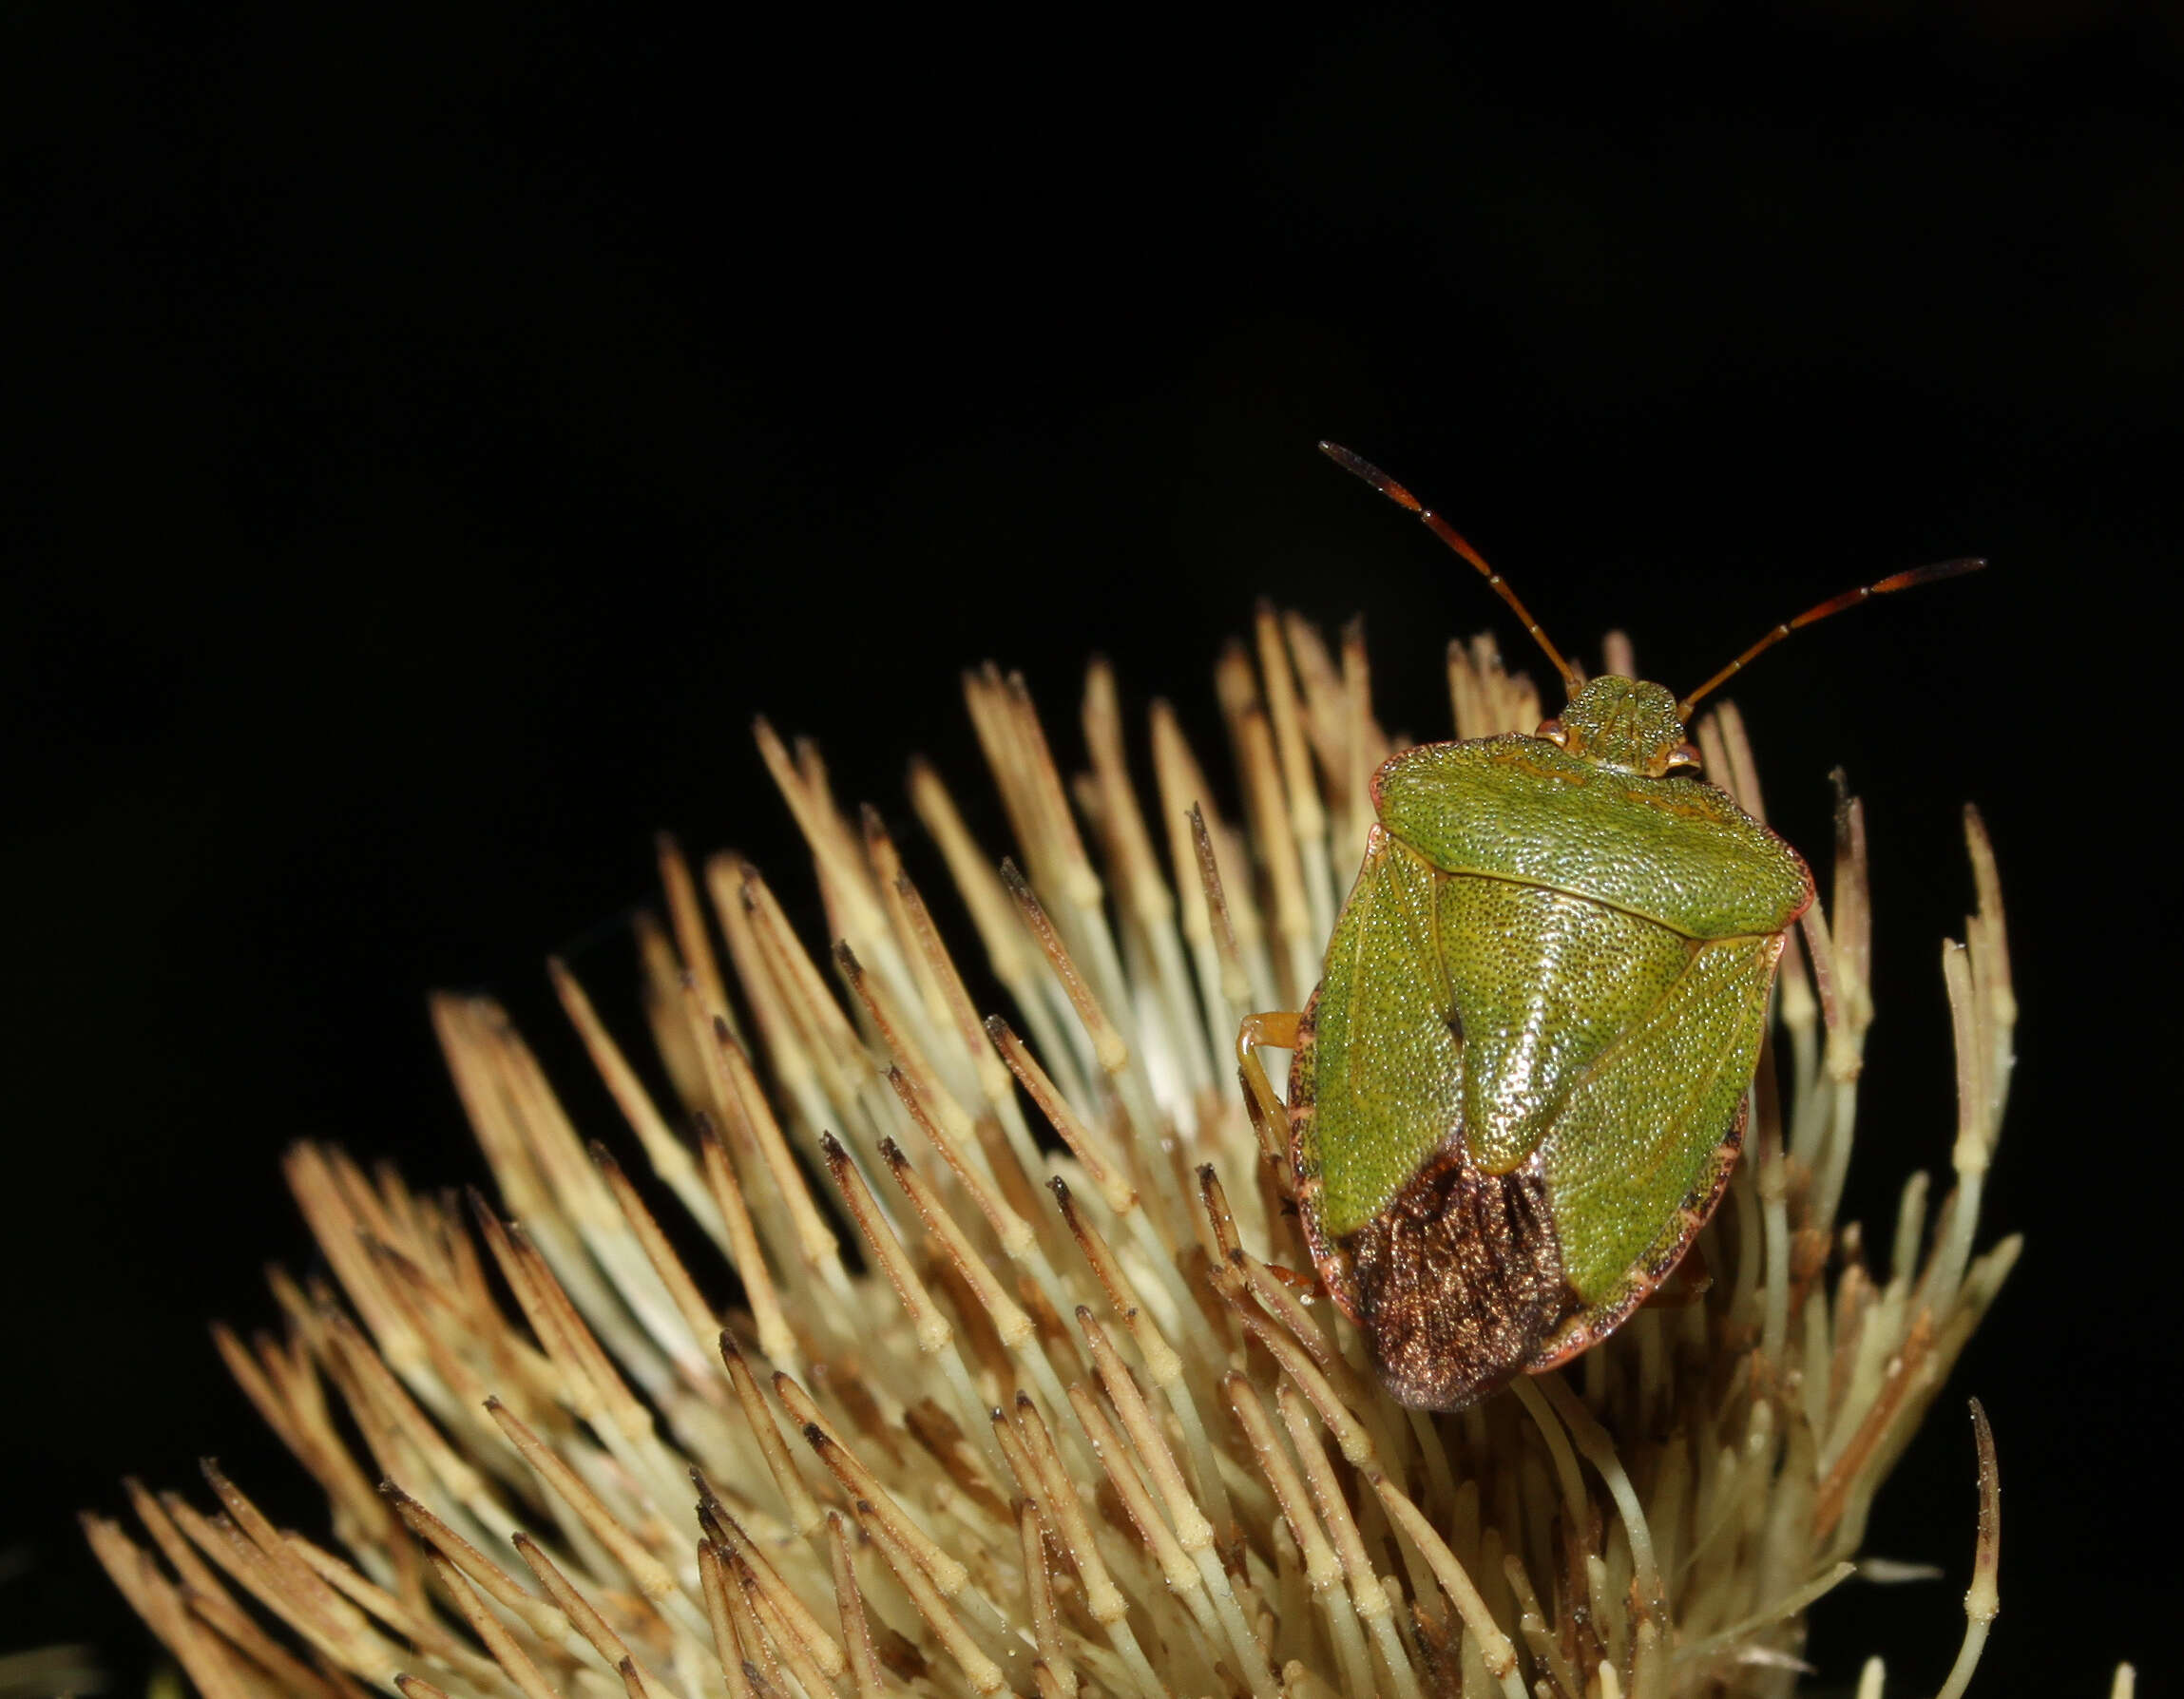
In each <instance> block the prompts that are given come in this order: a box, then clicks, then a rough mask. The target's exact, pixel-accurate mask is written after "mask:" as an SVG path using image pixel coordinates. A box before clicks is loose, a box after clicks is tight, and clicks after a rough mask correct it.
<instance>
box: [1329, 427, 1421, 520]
mask: <svg viewBox="0 0 2184 1699" xmlns="http://www.w3.org/2000/svg"><path fill="white" fill-rule="evenodd" d="M1319 451H1320V452H1321V453H1322V454H1324V455H1326V456H1327V457H1328V459H1330V460H1331V461H1333V462H1334V464H1335V465H1336V466H1338V467H1340V468H1342V469H1343V470H1344V471H1346V472H1349V473H1350V474H1351V476H1353V477H1358V478H1363V479H1364V480H1365V481H1366V482H1367V483H1368V484H1370V485H1371V486H1372V487H1373V488H1375V489H1377V490H1378V491H1380V493H1381V494H1382V495H1384V496H1386V497H1387V498H1388V499H1389V501H1391V502H1393V503H1395V504H1396V506H1401V507H1408V508H1409V509H1410V511H1411V512H1413V513H1423V512H1425V511H1426V504H1425V503H1424V502H1422V501H1420V500H1419V499H1418V498H1417V497H1416V496H1414V495H1412V494H1411V493H1410V492H1409V491H1408V489H1406V488H1404V487H1403V486H1402V485H1400V484H1398V483H1396V481H1395V480H1394V479H1393V478H1390V477H1389V475H1388V474H1387V473H1386V472H1384V471H1382V470H1381V469H1380V468H1378V467H1376V466H1374V465H1373V464H1372V462H1371V461H1370V460H1368V459H1366V458H1365V456H1364V455H1362V454H1352V453H1351V451H1350V450H1349V449H1346V448H1344V447H1343V446H1342V445H1341V444H1340V443H1331V442H1327V441H1324V440H1323V441H1322V442H1321V443H1320V445H1319Z"/></svg>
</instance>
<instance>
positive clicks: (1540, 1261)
mask: <svg viewBox="0 0 2184 1699" xmlns="http://www.w3.org/2000/svg"><path fill="white" fill-rule="evenodd" d="M1608 682H1609V681H1607V680H1599V681H1596V683H1599V684H1606V683H1608ZM1613 682H1614V683H1616V684H1618V685H1620V686H1622V687H1623V688H1624V689H1625V690H1626V691H1630V692H1658V694H1659V695H1660V696H1661V697H1663V698H1664V700H1665V699H1667V693H1666V692H1659V691H1658V687H1657V686H1646V685H1638V686H1633V685H1631V684H1630V682H1629V681H1626V680H1615V681H1613ZM1372 794H1373V805H1374V808H1375V810H1376V811H1377V812H1378V815H1379V824H1377V825H1376V826H1374V827H1373V828H1372V830H1371V833H1370V841H1369V842H1368V844H1367V847H1366V853H1365V865H1364V867H1363V868H1362V869H1360V871H1359V873H1358V876H1357V883H1356V885H1355V886H1354V887H1353V888H1352V889H1351V894H1350V897H1349V899H1348V901H1347V902H1346V903H1345V904H1344V906H1343V909H1342V913H1341V916H1340V917H1339V919H1338V920H1337V921H1336V923H1335V928H1334V934H1333V937H1332V940H1331V944H1330V946H1329V949H1328V956H1327V965H1326V969H1325V973H1324V976H1323V978H1322V980H1321V983H1320V986H1319V989H1318V990H1317V991H1316V992H1315V993H1314V994H1313V996H1312V1002H1311V1003H1310V1005H1309V1006H1308V1007H1307V1009H1306V1011H1305V1014H1304V1017H1303V1020H1302V1021H1301V1022H1300V1023H1299V1028H1298V1038H1297V1048H1296V1053H1295V1058H1294V1061H1293V1066H1292V1070H1291V1075H1290V1092H1289V1102H1290V1117H1291V1156H1292V1159H1293V1163H1294V1166H1295V1171H1296V1174H1297V1181H1298V1208H1299V1212H1300V1213H1301V1215H1302V1217H1303V1221H1304V1225H1305V1230H1306V1233H1307V1236H1308V1239H1309V1241H1310V1244H1311V1247H1312V1255H1313V1258H1314V1260H1315V1262H1316V1263H1317V1264H1318V1268H1319V1272H1320V1277H1321V1279H1322V1281H1323V1282H1324V1283H1325V1285H1326V1286H1327V1288H1328V1289H1329V1290H1330V1291H1331V1293H1332V1294H1333V1296H1334V1298H1335V1301H1336V1302H1337V1303H1338V1304H1340V1305H1341V1306H1342V1308H1343V1309H1344V1310H1345V1311H1346V1312H1347V1313H1349V1314H1350V1315H1351V1317H1352V1318H1353V1319H1354V1320H1356V1321H1357V1322H1358V1323H1359V1324H1360V1326H1361V1327H1363V1328H1364V1329H1365V1331H1366V1333H1367V1335H1368V1337H1369V1339H1370V1342H1371V1345H1372V1348H1373V1350H1374V1353H1375V1355H1376V1356H1377V1358H1378V1359H1379V1365H1380V1369H1381V1373H1382V1376H1383V1379H1384V1380H1385V1382H1386V1383H1387V1384H1388V1385H1389V1389H1390V1390H1391V1391H1392V1392H1393V1393H1394V1394H1395V1396H1396V1397H1398V1398H1399V1399H1401V1400H1402V1401H1403V1402H1404V1403H1408V1404H1411V1405H1414V1406H1420V1407H1424V1408H1428V1409H1456V1408H1461V1407H1462V1406H1464V1405H1466V1404H1468V1403H1473V1402H1475V1401H1476V1400H1478V1399H1479V1398H1482V1397H1484V1396H1485V1394H1486V1393H1488V1392H1491V1391H1493V1390H1494V1389H1495V1388H1497V1387H1499V1386H1501V1385H1503V1384H1505V1383H1506V1382H1507V1381H1508V1380H1509V1379H1510V1378H1512V1377H1513V1376H1515V1375H1517V1374H1519V1373H1528V1372H1534V1371H1537V1370H1540V1369H1543V1368H1548V1367H1552V1366H1553V1365H1556V1364H1558V1363H1561V1362H1562V1361H1564V1360H1566V1359H1567V1358H1569V1357H1571V1356H1573V1355H1574V1354H1576V1353H1577V1352H1579V1351H1581V1350H1583V1349H1584V1348H1585V1347H1586V1346H1589V1345H1592V1344H1594V1343H1595V1342H1597V1341H1598V1340H1600V1339H1601V1338H1603V1337H1605V1335H1606V1334H1607V1333H1608V1332H1609V1331H1610V1330H1612V1329H1613V1328H1614V1327H1616V1326H1617V1324H1618V1323H1619V1322H1620V1321H1621V1320H1622V1319H1623V1318H1624V1317H1625V1316H1626V1315H1628V1314H1629V1313H1630V1311H1631V1310H1632V1309H1633V1308H1636V1307H1637V1306H1638V1303H1639V1302H1640V1301H1641V1300H1642V1299H1643V1298H1644V1297H1645V1295H1646V1294H1647V1293H1648V1292H1649V1291H1651V1290H1652V1289H1653V1288H1654V1287H1655V1286H1656V1285H1657V1284H1658V1283H1659V1282H1660V1280H1661V1279H1662V1277H1663V1276H1665V1275H1666V1274H1667V1273H1668V1272H1669V1270H1670V1269H1673V1268H1674V1267H1675V1266H1676V1261H1677V1259H1678V1258H1680V1257H1681V1256H1682V1255H1683V1253H1684V1251H1685V1250H1687V1249H1689V1247H1690V1245H1691V1242H1692V1240H1693V1238H1694V1237H1695V1235H1696V1234H1697V1232H1698V1230H1699V1229H1700V1227H1702V1226H1703V1225H1704V1224H1705V1222H1706V1218H1707V1216H1708V1215H1709V1214H1710V1213H1711V1212H1712V1211H1713V1209H1714V1207H1715V1203H1716V1202H1717V1201H1718V1200H1719V1198H1720V1195H1721V1193H1722V1190H1723V1188H1724V1186H1725V1185H1726V1183H1727V1181H1728V1178H1729V1174H1730V1171H1731V1169H1732V1167H1733V1166H1734V1162H1735V1160H1736V1153H1737V1149H1738V1145H1739V1143H1740V1141H1741V1139H1742V1136H1743V1132H1744V1117H1745V1102H1746V1096H1747V1093H1748V1091H1749V1089H1750V1087H1751V1084H1752V1078H1753V1071H1754V1068H1755V1066H1756V1063H1757V1059H1758V1055H1759V1047H1760V1040H1761V1037H1762V1034H1763V1031H1764V1027H1765V1023H1766V1016H1767V1003H1768V993H1769V990H1770V988H1771V987H1772V983H1773V979H1774V969H1775V964H1776V962H1777V961H1778V960H1779V958H1780V956H1781V952H1782V946H1783V935H1784V933H1785V931H1786V929H1787V928H1788V927H1789V926H1791V924H1792V923H1793V922H1794V921H1795V920H1796V918H1797V916H1798V915H1799V914H1801V913H1802V912H1803V911H1804V910H1805V908H1806V907H1807V905H1808V904H1810V901H1811V899H1812V881H1811V875H1810V872H1809V871H1808V870H1807V869H1806V866H1805V863H1804V861H1803V860H1802V859H1801V858H1800V857H1799V856H1798V854H1797V853H1796V851H1795V850H1793V849H1791V848H1790V847H1789V845H1787V844H1785V843H1784V842H1783V841H1782V840H1781V839H1780V838H1778V837H1776V836H1775V835H1774V834H1773V833H1772V832H1771V831H1769V830H1767V828H1766V827H1764V826H1762V825H1760V824H1759V823H1758V822H1757V821H1754V820H1753V819H1752V818H1751V817H1750V816H1748V815H1747V814H1745V813H1744V812H1743V811H1741V810H1739V809H1738V808H1737V807H1736V805H1735V804H1734V802H1733V801H1731V800H1730V798H1729V797H1728V796H1727V795H1726V794H1725V793H1724V792H1721V791H1719V790H1716V789H1715V787H1714V786H1712V785H1708V784H1704V783H1701V782H1699V781H1697V780H1694V779H1688V778H1671V777H1655V776H1648V775H1647V774H1646V773H1643V772H1638V771H1632V770H1631V769H1630V768H1628V767H1619V766H1616V765H1610V764H1604V763H1602V762H1601V761H1600V759H1598V758H1597V757H1587V756H1583V755H1580V754H1571V753H1569V752H1568V751H1567V750H1566V749H1564V748H1563V747H1560V746H1559V745H1558V744H1557V743H1556V742H1553V741H1550V740H1548V739H1547V738H1545V737H1521V736H1506V737H1490V738H1483V739H1479V740H1475V741H1471V742H1465V743H1440V744H1429V745H1426V746H1423V747H1421V748H1417V749H1412V750H1408V751H1405V752H1404V753H1403V754H1398V755H1396V756H1394V757H1393V758H1391V759H1390V760H1389V762H1388V763H1387V764H1386V765H1385V766H1383V767H1382V768H1381V770H1380V772H1379V773H1378V774H1377V775H1376V776H1375V778H1374V780H1373V791H1372Z"/></svg>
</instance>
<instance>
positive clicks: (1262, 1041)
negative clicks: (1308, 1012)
mask: <svg viewBox="0 0 2184 1699" xmlns="http://www.w3.org/2000/svg"><path fill="white" fill-rule="evenodd" d="M1302 1019H1303V1017H1302V1016H1300V1015H1299V1014H1297V1012H1296V1011H1295V1010H1294V1009H1281V1010H1275V1011H1273V1012H1270V1013H1267V1014H1263V1015H1246V1016H1245V1017H1244V1019H1243V1024H1242V1025H1241V1026H1239V1027H1237V1028H1236V1072H1237V1074H1238V1075H1239V1076H1240V1077H1241V1078H1242V1079H1243V1085H1244V1108H1245V1109H1246V1110H1248V1111H1249V1112H1250V1114H1251V1117H1252V1131H1253V1132H1255V1133H1256V1134H1257V1135H1258V1136H1259V1148H1260V1150H1262V1151H1263V1152H1265V1154H1266V1156H1267V1159H1268V1160H1269V1161H1270V1162H1272V1163H1274V1166H1275V1167H1276V1168H1278V1169H1279V1170H1281V1172H1282V1173H1284V1174H1287V1173H1288V1172H1289V1111H1288V1110H1286V1109H1284V1108H1283V1107H1282V1102H1281V1099H1280V1098H1277V1097H1275V1096H1274V1082H1273V1081H1272V1080H1270V1079H1268V1078H1267V1070H1266V1064H1265V1063H1264V1062H1262V1061H1260V1060H1259V1051H1260V1050H1261V1049H1262V1048H1271V1049H1274V1050H1294V1049H1295V1048H1296V1037H1297V1032H1296V1029H1297V1022H1298V1021H1301V1020H1302Z"/></svg>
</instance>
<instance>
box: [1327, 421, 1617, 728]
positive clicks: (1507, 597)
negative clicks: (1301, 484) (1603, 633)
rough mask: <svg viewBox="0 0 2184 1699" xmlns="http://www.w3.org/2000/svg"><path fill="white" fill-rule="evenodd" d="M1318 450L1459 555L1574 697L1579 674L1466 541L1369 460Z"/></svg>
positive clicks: (1330, 447) (1334, 447)
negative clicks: (1516, 621) (1542, 653)
mask: <svg viewBox="0 0 2184 1699" xmlns="http://www.w3.org/2000/svg"><path fill="white" fill-rule="evenodd" d="M1319 451H1320V452H1321V453H1322V454H1324V455H1326V456H1327V457H1328V459H1330V460H1331V461H1333V462H1334V464H1335V465H1336V466H1338V467H1340V468H1342V469H1343V470H1344V471H1346V472H1349V473H1351V474H1352V475H1353V476H1356V477H1359V478H1362V479H1364V480H1365V482H1366V483H1368V484H1370V485H1371V486H1372V487H1373V488H1375V489H1377V490H1378V491H1380V493H1381V494H1382V495H1384V496H1386V497H1387V498H1388V499H1389V501H1391V502H1393V503H1394V504H1395V505H1396V506H1398V507H1402V508H1405V509H1407V510H1408V511H1409V512H1412V513H1415V514H1416V515H1417V516H1418V517H1419V519H1420V520H1421V521H1423V522H1424V523H1425V525H1426V528H1427V530H1429V531H1431V532H1432V533H1433V534H1434V535H1435V536H1436V537H1438V538H1440V539H1441V541H1442V542H1443V543H1445V544H1447V545H1448V546H1449V547H1450V548H1452V549H1454V550H1455V551H1456V552H1457V553H1458V554H1459V555H1461V556H1463V558H1464V559H1465V560H1466V561H1468V562H1470V563H1471V564H1472V565H1473V566H1474V567H1476V568H1477V569H1478V572H1479V576H1480V577H1481V578H1483V579H1485V581H1486V582H1487V583H1488V584H1489V585H1490V586H1491V587H1492V589H1493V591H1494V594H1495V595H1497V596H1499V597H1500V598H1501V599H1502V600H1503V601H1504V602H1506V603H1507V604H1508V608H1509V611H1510V612H1511V613H1513V614H1515V615H1516V616H1517V618H1518V619H1520V620H1523V622H1524V629H1525V630H1526V631H1527V632H1529V633H1530V634H1531V637H1532V640H1533V641H1534V642H1535V643H1537V644H1539V645H1540V647H1541V648H1542V649H1543V650H1544V651H1545V652H1546V656H1547V659H1549V660H1551V661H1553V662H1554V663H1555V671H1556V672H1558V673H1560V674H1561V677H1562V687H1563V688H1564V689H1565V690H1567V691H1568V692H1569V693H1570V695H1572V696H1576V695H1577V694H1578V687H1579V686H1580V685H1581V683H1582V682H1583V681H1584V680H1583V677H1582V675H1581V674H1580V673H1579V672H1578V670H1577V668H1575V667H1573V666H1572V665H1570V663H1569V662H1568V661H1566V660H1564V659H1562V652H1561V650H1560V649H1558V648H1556V647H1555V645H1554V644H1553V643H1551V642H1549V641H1548V640H1547V634H1546V633H1545V632H1543V631H1542V630H1541V629H1540V622H1539V621H1538V620H1535V619H1533V618H1532V616H1531V613H1530V612H1529V610H1527V609H1526V608H1525V606H1524V604H1523V602H1522V601H1518V600H1517V593H1516V591H1514V590H1512V589H1510V588H1509V586H1508V584H1507V582H1505V581H1504V579H1503V577H1502V575H1501V574H1500V573H1499V572H1496V571H1495V570H1494V569H1493V567H1491V566H1489V565H1487V564H1486V559H1485V556H1484V555H1482V554H1481V553H1480V552H1479V551H1478V550H1477V549H1475V548H1473V547H1472V546H1471V544H1469V543H1468V542H1467V541H1466V539H1465V537H1464V534H1463V533H1462V532H1461V531H1459V530H1458V529H1457V528H1456V527H1455V526H1454V525H1450V524H1449V523H1448V522H1447V521H1446V520H1445V519H1443V518H1442V517H1441V515H1440V514H1438V513H1436V512H1434V511H1433V509H1432V508H1430V507H1428V506H1427V505H1426V504H1425V503H1424V502H1422V501H1420V500H1419V499H1418V498H1417V497H1416V496H1414V495H1412V494H1411V493H1410V492H1409V491H1408V489H1406V488H1404V487H1403V486H1402V485H1400V484H1398V483H1396V481H1395V480H1394V479H1393V478H1390V477H1389V475H1388V474H1387V473H1386V472H1384V471H1382V470H1381V469H1380V468H1378V467H1376V466H1374V465H1373V464H1372V462H1371V461H1370V460H1367V459H1365V458H1363V457H1362V456H1360V455H1356V454H1352V453H1351V451H1350V450H1349V449H1346V448H1344V447H1343V446H1342V445H1341V444H1340V443H1331V442H1326V441H1324V440H1323V441H1322V442H1321V443H1320V445H1319Z"/></svg>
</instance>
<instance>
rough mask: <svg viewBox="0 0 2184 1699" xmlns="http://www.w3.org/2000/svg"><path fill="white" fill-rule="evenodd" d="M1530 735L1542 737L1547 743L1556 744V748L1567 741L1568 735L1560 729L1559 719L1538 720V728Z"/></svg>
mask: <svg viewBox="0 0 2184 1699" xmlns="http://www.w3.org/2000/svg"><path fill="white" fill-rule="evenodd" d="M1532 735H1533V736H1535V737H1544V738H1545V739H1546V740H1547V741H1548V742H1549V743H1552V744H1554V745H1556V746H1557V747H1558V748H1560V747H1561V745H1563V744H1566V743H1567V742H1568V741H1569V735H1568V734H1567V733H1566V732H1564V731H1563V730H1562V722H1561V720H1559V719H1543V720H1542V721H1541V722H1540V729H1539V730H1538V731H1537V732H1534V733H1533V734H1532Z"/></svg>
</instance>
